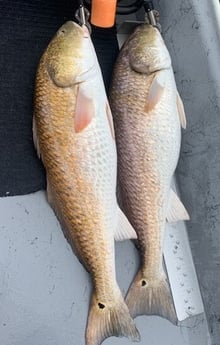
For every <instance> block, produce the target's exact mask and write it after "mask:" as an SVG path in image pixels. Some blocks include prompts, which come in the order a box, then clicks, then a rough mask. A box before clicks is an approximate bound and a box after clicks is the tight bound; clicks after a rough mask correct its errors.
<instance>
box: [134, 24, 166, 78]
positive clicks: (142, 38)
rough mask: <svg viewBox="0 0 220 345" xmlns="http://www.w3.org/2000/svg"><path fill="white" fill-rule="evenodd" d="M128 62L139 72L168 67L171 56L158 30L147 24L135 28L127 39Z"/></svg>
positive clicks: (146, 72) (149, 71)
mask: <svg viewBox="0 0 220 345" xmlns="http://www.w3.org/2000/svg"><path fill="white" fill-rule="evenodd" d="M128 54H129V63H130V66H131V68H132V69H133V70H135V71H136V72H139V73H145V74H151V73H154V72H156V71H159V70H162V69H166V68H170V66H171V58H170V54H169V52H168V50H167V48H166V45H165V43H164V40H163V38H162V36H161V34H160V32H159V30H158V29H157V28H156V27H154V26H152V25H149V24H142V25H140V26H138V27H137V28H136V30H135V31H134V33H133V34H132V35H131V37H130V39H129V41H128Z"/></svg>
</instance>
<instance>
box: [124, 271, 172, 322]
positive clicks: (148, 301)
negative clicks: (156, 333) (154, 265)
mask: <svg viewBox="0 0 220 345" xmlns="http://www.w3.org/2000/svg"><path fill="white" fill-rule="evenodd" d="M125 302H126V303H127V306H128V309H129V311H130V314H131V316H132V317H134V318H135V317H136V316H138V315H159V316H162V317H164V318H166V319H168V320H169V321H171V322H172V323H174V324H177V315H176V312H175V308H174V304H173V298H172V295H171V291H170V287H169V284H168V283H167V281H166V278H165V275H164V276H162V277H161V278H160V277H158V278H157V279H155V280H150V281H148V280H147V279H146V278H145V277H144V275H143V273H142V271H141V270H140V271H139V272H138V273H137V275H136V277H135V279H134V281H133V282H132V284H131V286H130V288H129V290H128V293H127V296H126V299H125Z"/></svg>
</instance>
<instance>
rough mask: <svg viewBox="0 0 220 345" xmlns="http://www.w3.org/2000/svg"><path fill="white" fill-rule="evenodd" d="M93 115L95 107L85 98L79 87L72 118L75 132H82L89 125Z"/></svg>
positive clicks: (91, 101) (87, 97)
mask: <svg viewBox="0 0 220 345" xmlns="http://www.w3.org/2000/svg"><path fill="white" fill-rule="evenodd" d="M94 115H95V106H94V102H93V99H92V98H91V97H89V96H87V95H86V92H85V90H83V89H82V87H81V86H79V90H78V94H77V99H76V108H75V117H74V128H75V132H76V133H79V132H82V131H83V130H84V129H85V128H86V127H87V126H88V125H89V124H90V122H91V121H92V118H93V116H94Z"/></svg>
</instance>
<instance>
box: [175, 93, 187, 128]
mask: <svg viewBox="0 0 220 345" xmlns="http://www.w3.org/2000/svg"><path fill="white" fill-rule="evenodd" d="M176 103H177V109H178V112H179V119H180V123H181V126H182V128H183V129H186V115H185V110H184V105H183V101H182V99H181V97H180V95H179V92H178V91H177V96H176Z"/></svg>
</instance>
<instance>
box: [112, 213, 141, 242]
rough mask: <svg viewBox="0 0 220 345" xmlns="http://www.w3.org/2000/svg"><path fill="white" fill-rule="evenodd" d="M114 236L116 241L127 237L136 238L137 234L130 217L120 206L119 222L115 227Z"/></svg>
mask: <svg viewBox="0 0 220 345" xmlns="http://www.w3.org/2000/svg"><path fill="white" fill-rule="evenodd" d="M114 238H115V240H116V241H123V240H127V239H136V238H137V234H136V232H135V230H134V229H133V227H132V226H131V224H130V223H129V221H128V219H127V218H126V216H125V215H124V213H123V212H122V211H121V209H120V208H119V207H118V223H117V225H116V228H115V233H114Z"/></svg>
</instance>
